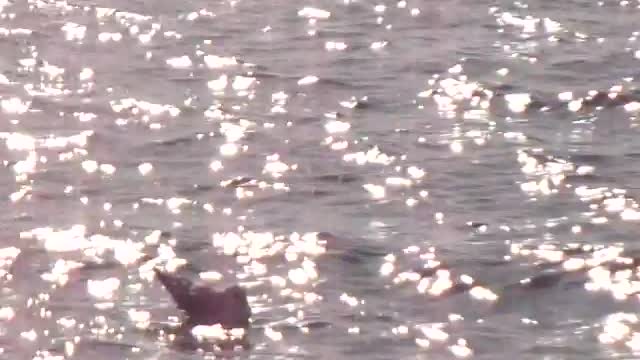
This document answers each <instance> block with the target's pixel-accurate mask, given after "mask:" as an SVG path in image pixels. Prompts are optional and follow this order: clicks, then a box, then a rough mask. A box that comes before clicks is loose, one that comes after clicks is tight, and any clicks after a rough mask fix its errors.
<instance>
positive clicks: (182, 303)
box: [153, 267, 251, 329]
mask: <svg viewBox="0 0 640 360" xmlns="http://www.w3.org/2000/svg"><path fill="white" fill-rule="evenodd" d="M153 270H154V272H155V274H156V278H157V279H158V280H159V281H160V282H161V283H162V285H163V286H164V287H165V289H167V291H168V292H169V294H170V295H171V297H172V298H173V300H174V302H175V303H176V307H177V308H178V309H180V310H182V311H184V312H185V314H186V321H185V322H184V324H183V326H185V327H195V326H198V325H215V324H219V325H221V326H222V327H223V328H225V329H233V328H244V329H246V328H248V327H249V324H250V318H251V307H250V306H249V301H248V299H247V293H246V291H245V289H243V288H242V287H240V286H238V285H233V286H230V287H228V288H226V289H224V290H223V291H216V290H215V289H213V288H211V287H208V286H205V285H202V284H195V283H194V282H193V281H191V280H190V279H187V278H184V277H180V276H178V275H176V274H172V273H168V272H166V271H162V270H160V269H158V268H157V267H154V269H153Z"/></svg>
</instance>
